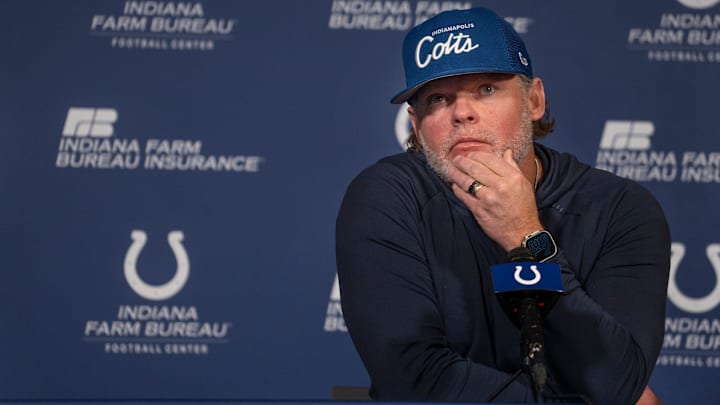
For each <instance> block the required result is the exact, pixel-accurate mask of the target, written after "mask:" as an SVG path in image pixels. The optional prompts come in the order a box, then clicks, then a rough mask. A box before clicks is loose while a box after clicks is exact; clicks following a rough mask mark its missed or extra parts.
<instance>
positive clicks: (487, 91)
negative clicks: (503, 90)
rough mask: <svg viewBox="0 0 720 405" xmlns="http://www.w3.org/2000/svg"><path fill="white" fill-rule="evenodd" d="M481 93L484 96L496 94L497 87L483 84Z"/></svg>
mask: <svg viewBox="0 0 720 405" xmlns="http://www.w3.org/2000/svg"><path fill="white" fill-rule="evenodd" d="M479 93H480V94H482V95H484V96H486V95H488V94H493V93H495V86H493V85H492V84H483V85H482V86H480V89H479Z"/></svg>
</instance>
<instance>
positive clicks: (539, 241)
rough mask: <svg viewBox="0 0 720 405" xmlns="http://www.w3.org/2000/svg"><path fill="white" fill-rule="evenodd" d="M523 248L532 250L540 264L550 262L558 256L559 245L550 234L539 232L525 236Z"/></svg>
mask: <svg viewBox="0 0 720 405" xmlns="http://www.w3.org/2000/svg"><path fill="white" fill-rule="evenodd" d="M522 246H523V247H526V248H528V249H530V251H531V252H533V254H534V255H535V258H536V259H537V261H539V262H540V263H542V262H544V261H546V260H550V259H552V258H553V257H555V255H556V254H557V252H558V250H557V245H556V244H555V240H554V239H553V237H552V235H550V232H548V231H546V230H538V231H535V232H532V233H530V234H528V235H527V236H525V237H524V238H523V241H522Z"/></svg>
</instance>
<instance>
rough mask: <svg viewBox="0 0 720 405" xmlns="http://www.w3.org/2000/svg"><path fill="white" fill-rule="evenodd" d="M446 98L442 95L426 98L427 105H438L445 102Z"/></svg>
mask: <svg viewBox="0 0 720 405" xmlns="http://www.w3.org/2000/svg"><path fill="white" fill-rule="evenodd" d="M445 100H446V98H445V96H443V95H442V94H432V95H431V96H430V97H428V98H427V102H428V105H434V104H440V103H443V102H445Z"/></svg>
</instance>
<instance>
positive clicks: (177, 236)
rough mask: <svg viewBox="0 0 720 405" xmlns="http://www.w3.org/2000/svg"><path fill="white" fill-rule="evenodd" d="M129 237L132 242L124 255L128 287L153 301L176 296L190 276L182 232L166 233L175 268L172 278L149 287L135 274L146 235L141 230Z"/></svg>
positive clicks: (133, 232)
mask: <svg viewBox="0 0 720 405" xmlns="http://www.w3.org/2000/svg"><path fill="white" fill-rule="evenodd" d="M130 237H131V238H132V240H133V242H132V244H131V245H130V248H129V249H128V251H127V254H126V255H125V279H126V280H127V282H128V284H129V285H130V288H132V289H133V291H135V292H136V293H137V294H138V295H139V296H141V297H143V298H145V299H149V300H154V301H160V300H165V299H168V298H170V297H172V296H173V295H175V294H177V293H178V292H179V291H180V290H181V289H182V288H183V286H185V282H187V279H188V276H189V275H190V262H189V260H188V256H187V252H185V248H184V247H183V245H182V240H183V237H184V235H183V233H182V231H172V232H170V233H168V244H169V245H170V249H172V252H173V254H174V255H175V261H176V263H177V267H176V269H175V275H174V276H173V278H172V279H171V280H170V281H168V282H167V283H165V284H161V285H150V284H148V283H146V282H145V281H143V279H141V278H140V276H139V275H138V272H137V260H138V256H140V252H141V251H142V249H143V247H144V246H145V242H147V234H145V232H144V231H141V230H133V231H132V232H131V233H130Z"/></svg>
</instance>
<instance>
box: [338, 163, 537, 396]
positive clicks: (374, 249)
mask: <svg viewBox="0 0 720 405" xmlns="http://www.w3.org/2000/svg"><path fill="white" fill-rule="evenodd" d="M385 169H387V168H385ZM378 171H379V170H378ZM393 176H394V175H392V174H388V173H387V170H384V171H383V172H382V173H381V174H378V173H375V175H373V174H372V173H370V174H369V173H367V172H366V173H363V174H361V175H360V176H359V177H358V178H357V179H356V180H355V181H354V182H353V183H352V184H351V185H350V187H349V189H348V191H347V193H346V196H345V199H344V201H343V204H342V207H341V209H340V213H339V216H338V219H337V224H336V226H337V227H336V258H337V267H338V277H339V281H340V290H341V300H342V308H343V316H344V317H345V322H346V325H347V327H348V331H349V333H350V336H351V338H352V340H353V343H354V345H355V347H356V348H357V350H358V353H359V355H360V358H361V359H362V361H363V363H364V365H365V368H366V369H367V370H368V373H369V375H370V379H371V382H372V389H371V395H372V396H373V397H374V398H375V399H379V400H386V401H387V400H404V401H412V400H434V401H473V402H482V401H485V400H487V398H488V397H489V396H490V395H491V394H492V393H493V391H495V389H496V388H498V387H500V386H501V385H502V384H504V383H505V382H506V381H507V380H508V379H509V378H510V375H509V374H507V373H504V372H501V371H498V370H496V369H493V368H491V367H488V366H486V365H483V364H478V363H474V362H472V361H470V360H469V359H468V358H465V357H463V356H461V355H460V354H458V353H456V352H454V351H453V350H451V348H450V347H449V346H448V342H447V339H446V335H445V332H444V328H443V317H442V311H441V308H440V304H439V302H438V297H437V295H436V294H435V287H434V280H433V279H432V275H431V271H430V270H429V268H428V266H427V259H426V253H425V249H424V246H423V240H422V229H421V225H420V220H419V218H420V207H419V202H418V199H417V198H416V197H415V196H414V190H413V189H412V188H413V184H412V181H409V180H408V179H406V178H393ZM405 177H407V176H405ZM530 395H531V392H530V391H529V388H528V385H527V381H526V380H525V379H524V377H523V378H520V379H517V380H515V382H513V383H512V384H511V385H510V386H509V387H508V388H507V389H505V390H504V391H503V393H502V394H501V395H500V396H499V397H498V400H499V401H513V402H525V401H526V400H528V399H529V398H530Z"/></svg>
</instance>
